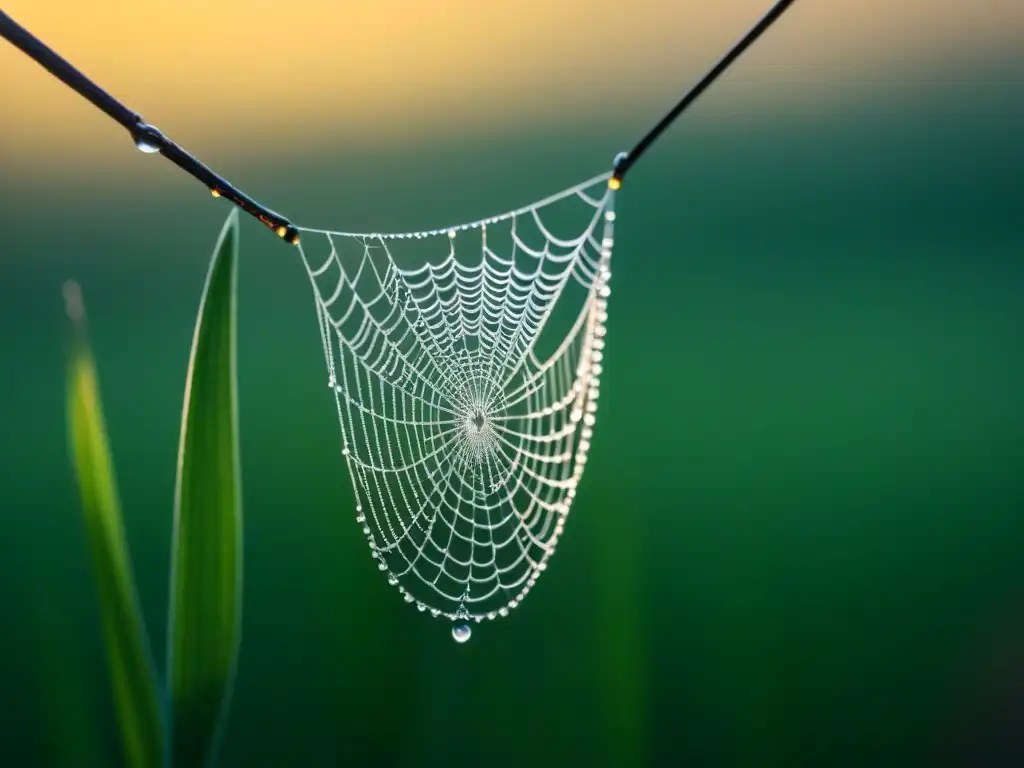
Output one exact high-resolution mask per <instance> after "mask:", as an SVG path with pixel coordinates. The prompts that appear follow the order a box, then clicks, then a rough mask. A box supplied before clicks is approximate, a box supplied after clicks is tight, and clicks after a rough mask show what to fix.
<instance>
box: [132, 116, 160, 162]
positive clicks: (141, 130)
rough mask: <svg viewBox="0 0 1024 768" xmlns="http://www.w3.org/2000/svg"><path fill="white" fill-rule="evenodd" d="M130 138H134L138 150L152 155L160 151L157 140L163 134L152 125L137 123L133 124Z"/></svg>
mask: <svg viewBox="0 0 1024 768" xmlns="http://www.w3.org/2000/svg"><path fill="white" fill-rule="evenodd" d="M132 138H133V139H134V140H135V146H136V147H138V149H139V151H140V152H145V153H146V154H147V155H152V154H154V153H155V152H159V151H160V145H159V144H158V143H157V142H158V141H159V140H160V139H161V138H163V134H161V133H160V131H159V129H157V128H154V127H153V126H152V125H147V124H146V123H139V124H138V125H136V126H135V130H134V131H132Z"/></svg>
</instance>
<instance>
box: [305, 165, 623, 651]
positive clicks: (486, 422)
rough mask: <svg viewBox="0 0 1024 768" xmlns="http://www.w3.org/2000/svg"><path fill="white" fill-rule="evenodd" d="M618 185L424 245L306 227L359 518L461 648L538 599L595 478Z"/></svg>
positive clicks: (374, 547)
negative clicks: (582, 490)
mask: <svg viewBox="0 0 1024 768" xmlns="http://www.w3.org/2000/svg"><path fill="white" fill-rule="evenodd" d="M610 177H611V174H609V173H606V174H602V175H601V176H598V177H596V178H593V179H590V180H589V181H586V182H584V183H582V184H579V185H577V186H574V187H571V188H570V189H566V190H564V191H563V192H560V193H559V194H557V195H553V196H552V197H549V198H546V199H544V200H541V201H539V202H536V203H534V204H532V205H529V206H526V207H524V208H521V209H518V210H515V211H511V212H508V213H505V214H502V215H500V216H494V217H490V218H487V219H483V220H480V221H475V222H472V223H468V224H461V225H458V226H454V227H446V228H442V229H436V230H431V231H425V232H413V233H403V234H383V233H375V234H356V233H346V232H330V231H325V230H311V229H304V228H303V229H302V230H301V231H302V240H301V244H300V246H299V248H300V252H301V254H302V259H303V262H304V263H305V265H306V269H307V271H308V273H309V277H310V281H311V283H312V286H313V293H314V296H315V301H316V311H317V318H318V320H319V325H320V333H321V338H322V341H323V348H324V356H325V359H326V363H327V379H328V385H329V386H330V387H331V389H332V390H333V392H334V396H335V399H336V401H337V407H338V419H339V422H340V425H341V442H342V450H341V453H342V456H343V458H344V460H345V463H346V465H347V468H348V474H349V477H350V478H351V481H352V486H353V490H354V492H355V497H356V499H355V514H356V522H357V523H358V524H359V526H360V528H361V529H362V532H363V534H364V535H365V536H366V539H367V542H368V543H369V546H370V551H371V555H372V556H373V558H374V559H375V560H376V562H377V567H378V568H379V569H380V571H382V572H383V574H382V575H383V576H385V577H386V578H387V580H388V583H390V584H391V585H392V586H394V587H395V588H396V589H397V590H398V591H399V593H400V594H401V595H402V596H403V598H404V600H405V601H406V602H408V603H414V604H415V605H416V607H417V608H418V609H419V610H420V611H429V613H430V614H431V615H432V616H434V617H441V616H443V617H445V618H447V619H450V620H452V621H455V622H457V625H456V627H455V630H454V631H453V634H454V636H455V637H456V639H458V640H464V639H466V638H468V637H469V633H470V630H469V624H468V623H469V622H470V621H472V620H475V621H477V622H479V621H481V620H483V619H495V618H497V617H499V616H507V615H508V613H509V610H510V609H513V608H515V607H516V606H517V605H519V604H520V602H521V601H522V600H523V598H524V597H525V596H526V595H527V593H528V592H529V591H530V589H531V588H532V587H533V586H534V584H535V583H536V581H537V579H538V577H539V576H540V574H541V573H543V572H544V570H545V569H546V568H547V565H548V561H549V559H550V558H551V556H552V555H553V554H554V552H555V547H556V545H557V543H558V539H559V537H560V536H561V534H562V531H563V529H564V526H565V522H566V518H567V516H568V514H569V511H570V509H571V508H572V503H573V499H574V497H575V496H576V490H577V486H578V484H579V482H580V478H581V476H582V474H583V470H584V467H585V466H586V462H587V453H588V450H589V448H590V444H591V439H592V435H593V427H594V422H595V416H596V411H597V403H598V394H599V392H600V389H599V380H600V375H601V361H602V356H603V348H604V335H605V323H606V320H607V317H608V315H607V297H608V293H609V288H608V280H609V277H610V274H611V273H610V260H611V252H612V245H613V239H612V230H613V226H614V219H615V211H614V195H615V192H614V190H613V189H612V186H611V185H610V184H609V179H610Z"/></svg>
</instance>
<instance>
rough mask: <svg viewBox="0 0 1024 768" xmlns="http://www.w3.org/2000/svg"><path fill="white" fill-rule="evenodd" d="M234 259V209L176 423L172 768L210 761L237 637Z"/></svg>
mask: <svg viewBox="0 0 1024 768" xmlns="http://www.w3.org/2000/svg"><path fill="white" fill-rule="evenodd" d="M237 263H238V212H237V211H233V212H232V213H231V215H230V216H229V217H228V220H227V222H225V224H224V228H223V230H222V231H221V234H220V239H219V240H218V242H217V246H216V248H215V249H214V253H213V260H212V261H211V263H210V270H209V273H208V274H207V278H206V287H205V289H204V291H203V297H202V300H201V302H200V306H199V317H198V319H197V320H196V328H195V335H194V337H193V340H192V355H191V359H190V360H189V370H188V379H187V381H186V385H185V406H184V412H183V414H182V423H181V445H180V448H179V453H178V485H177V491H176V497H175V505H174V538H173V544H172V550H171V594H170V597H171V605H170V622H169V632H170V637H169V642H168V680H169V686H170V695H171V755H172V763H173V765H174V766H176V768H194V767H195V766H200V765H207V764H209V763H210V762H212V760H213V756H214V752H215V750H216V743H217V741H218V737H219V732H220V729H221V727H222V725H223V721H224V719H225V717H226V713H227V710H228V706H229V703H230V697H231V689H232V686H233V683H234V674H235V666H236V660H237V655H238V645H239V640H240V636H241V595H242V578H241V576H242V494H241V483H240V472H241V470H240V462H239V457H238V430H237V421H238V416H237V393H236V381H235V336H236V316H235V301H236V284H237Z"/></svg>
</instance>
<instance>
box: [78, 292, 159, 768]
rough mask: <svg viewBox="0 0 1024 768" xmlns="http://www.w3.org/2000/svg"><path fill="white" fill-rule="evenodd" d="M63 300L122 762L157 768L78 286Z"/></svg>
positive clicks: (141, 646) (154, 694)
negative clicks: (70, 332) (69, 328)
mask: <svg viewBox="0 0 1024 768" xmlns="http://www.w3.org/2000/svg"><path fill="white" fill-rule="evenodd" d="M65 299H66V302H67V310H68V316H69V317H70V319H71V321H72V325H73V331H74V340H73V344H72V352H71V360H70V365H69V370H68V403H67V408H68V430H69V440H70V449H71V459H72V463H73V465H74V469H75V473H76V475H77V479H78V490H79V494H80V496H81V502H82V513H83V517H84V521H85V532H86V538H87V541H88V545H89V550H90V554H91V558H92V568H93V575H94V577H95V580H96V586H97V589H98V592H99V602H100V612H101V625H102V627H103V635H104V639H105V641H106V647H107V656H108V659H109V663H110V680H111V686H112V688H113V699H114V707H115V710H116V714H117V720H118V724H119V727H120V731H121V736H122V741H123V746H124V753H125V762H126V764H127V765H129V766H131V768H157V766H161V765H163V760H164V754H165V752H164V748H165V738H164V725H163V712H162V710H161V700H160V693H159V688H158V683H157V679H156V674H155V668H154V665H153V658H152V652H151V650H150V647H149V641H148V638H147V637H146V631H145V626H144V624H143V621H142V615H141V612H140V610H139V605H138V597H137V593H136V590H135V581H134V577H133V574H132V568H131V563H130V561H129V556H128V545H127V543H126V542H125V537H124V525H123V522H122V520H121V507H120V502H119V500H118V494H117V483H116V480H115V477H114V465H113V460H112V459H111V456H110V450H109V447H108V445H107V435H106V427H105V425H104V420H103V409H102V405H101V402H100V391H99V383H98V380H97V376H96V369H95V365H94V363H93V359H92V354H91V352H90V349H89V343H88V338H87V335H86V331H85V310H84V306H83V303H82V296H81V292H80V290H79V288H78V286H77V285H76V284H74V283H68V284H67V285H66V286H65Z"/></svg>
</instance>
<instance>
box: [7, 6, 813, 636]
mask: <svg viewBox="0 0 1024 768" xmlns="http://www.w3.org/2000/svg"><path fill="white" fill-rule="evenodd" d="M793 1H794V0H777V2H775V4H774V5H773V6H772V7H771V8H770V9H769V10H768V11H767V12H766V13H765V14H764V16H763V17H762V18H761V19H760V20H759V21H758V22H757V24H755V25H754V26H753V27H752V28H751V29H750V30H749V31H748V32H747V33H746V34H745V35H744V36H743V37H742V38H741V39H740V40H739V41H738V42H737V43H736V44H734V45H733V46H732V48H730V49H729V51H728V52H727V53H726V54H725V55H724V56H723V57H722V58H721V59H720V60H719V61H718V62H717V63H716V64H715V65H714V66H713V67H712V68H711V69H710V70H709V71H708V72H707V74H705V75H704V76H703V77H702V78H701V79H700V80H699V81H697V83H696V84H695V85H694V86H693V87H692V88H691V89H690V90H689V91H688V92H687V93H686V94H685V95H684V96H683V97H682V99H681V100H680V101H679V102H678V103H677V104H676V105H675V106H674V107H673V108H672V109H671V110H670V111H669V112H668V113H667V114H666V115H665V116H664V117H663V118H662V119H661V120H660V121H659V122H658V123H657V124H655V125H654V127H653V128H651V130H650V131H648V133H647V134H646V135H644V136H643V138H641V139H640V141H639V142H638V143H637V144H636V145H635V146H634V147H633V148H632V149H631V150H630V151H629V152H623V153H621V154H619V155H618V156H617V157H616V158H615V160H614V162H613V163H612V169H611V170H610V171H608V172H606V173H603V174H600V175H598V176H595V177H593V178H590V179H588V180H586V181H584V182H581V183H580V184H577V185H575V186H572V187H570V188H568V189H565V190H562V191H561V192H558V193H556V194H553V195H550V196H548V197H546V198H544V199H542V200H538V201H536V202H534V203H531V204H529V205H526V206H523V207H521V208H517V209H515V210H512V211H508V212H506V213H503V214H500V215H497V216H491V217H488V218H484V219H479V220H476V221H472V222H467V223H462V224H458V225H455V226H449V227H441V228H438V229H431V230H425V231H420V232H402V233H382V232H377V233H355V232H340V231H334V230H326V229H313V228H306V227H299V226H297V225H295V224H294V223H292V221H291V220H289V219H288V218H286V217H284V216H282V215H280V214H278V213H276V212H274V211H271V210H270V209H268V208H266V207H265V206H262V205H261V204H259V203H258V202H256V201H255V200H254V199H253V198H251V197H249V196H248V195H246V194H245V193H243V192H242V191H241V190H239V189H238V188H237V187H235V186H234V185H232V184H231V183H230V182H228V181H227V180H226V179H225V178H224V177H222V176H220V175H219V174H217V173H215V172H214V171H213V170H211V169H210V168H209V167H208V166H206V165H204V164H203V163H201V162H200V161H199V160H198V159H196V158H195V157H194V156H193V155H191V154H189V153H188V152H186V151H185V150H184V149H182V148H181V147H180V146H179V145H178V144H176V143H175V142H173V141H172V140H171V139H170V138H168V137H167V136H166V135H165V134H163V133H162V132H161V131H159V130H158V129H157V128H155V127H154V126H152V125H150V124H148V123H147V122H145V121H144V120H143V118H142V117H141V116H140V115H139V114H138V113H136V112H134V111H132V110H130V109H128V108H127V107H126V106H124V105H123V104H122V103H121V102H119V101H118V100H116V99H115V98H114V97H112V96H111V95H110V94H109V93H108V92H106V91H105V90H103V89H102V88H100V87H99V86H98V85H96V84H95V83H94V82H93V81H91V80H89V79H88V78H87V77H86V76H85V75H83V74H82V73H81V72H80V71H79V70H77V69H76V68H75V67H73V66H72V65H71V64H70V63H68V62H67V61H66V60H65V59H63V58H61V57H60V56H59V55H58V54H57V53H56V52H55V51H53V50H52V49H51V48H49V47H48V46H47V45H46V44H44V43H43V42H42V41H40V40H39V39H38V38H37V37H35V36H34V35H32V34H31V33H30V32H28V31H27V30H26V29H25V28H24V27H22V26H20V25H19V24H17V23H16V22H15V21H14V20H13V19H11V18H10V16H8V15H7V14H5V13H3V12H2V11H0V37H3V38H5V39H6V40H8V41H9V42H10V43H12V44H13V45H14V46H16V47H17V48H19V49H20V50H21V51H23V52H24V53H25V54H26V55H28V56H29V57H31V58H32V59H33V60H35V61H36V62H37V63H38V64H40V65H41V66H42V67H44V68H45V69H46V70H48V71H49V72H50V73H51V74H53V75H54V76H55V77H57V78H58V79H59V80H61V81H62V82H63V83H64V84H65V85H67V86H68V87H69V88H71V89H73V90H74V91H76V92H77V93H78V94H79V95H81V96H82V97H83V98H85V99H87V100H88V101H89V102H90V103H92V104H93V105H94V106H96V107H97V108H98V109H100V110H101V111H102V112H104V113H105V114H106V115H107V116H108V117H110V118H111V119H113V120H114V121H115V122H117V123H118V124H119V125H121V126H122V127H123V128H125V129H127V130H128V132H129V134H130V135H131V137H132V140H133V142H134V143H135V145H136V146H137V147H138V148H139V149H140V150H142V151H143V152H146V153H149V154H160V155H163V156H164V157H166V158H167V159H168V160H170V161H171V162H172V163H174V164H175V165H177V166H178V167H179V168H181V169H182V170H184V171H185V172H186V173H188V174H189V175H191V176H193V177H194V178H196V179H197V180H199V181H200V182H201V183H203V184H204V185H205V186H206V187H207V188H208V189H209V190H210V192H211V194H212V195H213V196H214V197H222V198H225V199H227V200H229V201H230V202H232V203H233V204H235V205H236V206H238V207H239V208H241V209H242V210H243V211H245V212H246V213H248V214H250V215H251V216H253V217H254V218H256V219H257V220H259V221H260V222H261V223H262V224H263V225H264V226H266V227H268V228H270V229H271V230H273V231H274V232H275V233H276V234H277V235H278V236H279V237H281V238H282V239H283V240H285V241H286V242H288V243H291V244H292V245H294V246H296V247H297V249H298V252H299V254H300V256H301V259H302V263H303V264H304V266H305V269H306V272H307V275H308V278H309V280H310V284H311V286H312V290H313V296H314V303H315V309H316V316H317V323H318V326H319V331H320V339H321V343H322V346H323V351H324V359H325V363H326V367H327V374H328V377H327V378H328V386H329V387H330V390H331V391H332V393H333V396H334V399H335V405H336V409H337V417H338V424H339V428H340V431H341V442H342V448H341V453H342V456H343V458H344V460H345V464H346V468H347V471H348V474H349V477H350V479H351V481H352V488H353V492H354V495H355V514H356V522H357V524H358V525H360V526H361V530H362V532H363V535H364V536H365V537H366V540H367V543H368V545H369V548H370V552H371V555H372V557H373V559H374V560H375V561H376V564H377V568H378V569H379V570H380V571H381V572H382V573H384V574H385V575H386V578H387V581H388V583H389V584H390V585H391V586H393V587H395V588H396V589H397V590H398V592H399V594H400V595H401V596H402V598H403V600H404V601H405V602H407V603H411V604H415V606H416V608H417V609H418V610H419V611H421V612H429V614H430V615H431V616H434V617H444V618H445V619H448V620H450V621H452V622H454V623H455V624H454V627H453V631H452V635H453V637H454V638H455V640H457V641H459V642H464V641H465V640H467V639H468V638H469V637H470V634H471V630H470V623H472V622H481V621H485V620H494V619H496V618H499V617H504V616H507V615H508V614H509V612H510V611H511V610H512V609H514V608H516V607H517V606H518V605H519V604H520V603H521V602H522V600H523V599H524V598H525V597H526V595H527V594H528V593H529V591H530V590H531V589H532V588H533V586H534V585H535V584H536V582H537V579H538V578H539V577H540V575H541V574H542V573H543V572H544V571H545V570H546V569H547V566H548V562H549V560H550V558H551V557H552V556H553V555H554V553H555V550H556V545H557V543H558V541H559V539H560V537H561V535H562V533H563V531H564V528H565V522H566V519H567V517H568V514H569V512H570V510H571V508H572V505H573V502H574V500H575V498H576V493H577V489H578V486H579V483H580V480H581V478H582V475H583V472H584V469H585V467H586V464H587V460H588V456H589V451H590V447H591V443H592V440H593V431H594V426H595V423H596V418H597V411H598V401H599V398H600V393H601V386H600V384H601V375H602V372H603V361H604V354H605V352H604V348H605V335H606V329H607V320H608V297H609V295H610V286H609V281H610V279H611V256H612V250H613V247H614V227H615V196H616V193H617V191H618V190H619V189H620V188H621V185H622V182H623V179H624V178H625V176H626V174H627V172H628V171H629V170H630V169H631V168H632V167H633V166H634V165H635V164H636V163H637V162H638V161H639V160H640V158H641V157H642V156H643V155H644V154H645V153H646V152H647V151H648V150H649V148H650V147H651V145H652V144H653V143H654V142H655V141H656V140H657V139H658V137H660V136H661V135H662V133H664V131H665V130H666V129H667V128H668V127H669V126H670V125H671V124H673V123H674V122H675V120H677V119H678V118H679V116H680V115H681V114H683V112H685V110H686V109H688V108H689V107H690V105H691V104H693V102H694V101H695V100H696V99H697V98H698V97H699V96H700V95H701V94H702V93H703V92H704V91H706V90H707V89H708V88H709V87H710V86H711V84H712V83H713V82H714V81H715V80H717V79H718V78H719V77H720V76H721V75H722V74H723V73H724V72H725V71H726V70H727V69H728V68H729V67H730V66H731V65H732V64H733V63H734V62H735V61H736V60H737V59H738V58H739V56H740V55H741V54H742V53H743V52H744V51H745V50H747V49H748V48H749V47H750V46H751V45H752V44H753V43H754V42H755V41H756V40H757V39H758V38H759V37H760V36H761V35H762V34H764V32H765V31H766V30H767V29H768V28H769V27H770V26H771V25H772V24H774V22H775V21H777V20H778V19H779V18H780V17H781V16H782V14H783V13H784V12H785V11H786V10H787V9H788V8H789V7H790V6H791V5H792V4H793ZM300 233H301V238H300ZM438 243H440V246H438ZM467 243H468V245H467ZM419 247H423V248H427V249H428V250H429V249H431V248H432V249H433V250H432V251H431V253H432V255H429V256H428V257H426V258H423V256H422V254H420V253H418V251H417V249H418V248H419ZM345 249H347V250H348V252H350V254H351V258H345V257H343V256H342V253H341V251H342V250H345Z"/></svg>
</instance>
